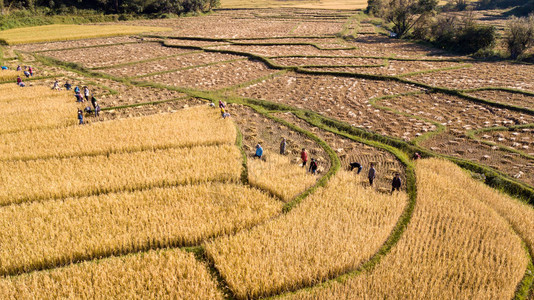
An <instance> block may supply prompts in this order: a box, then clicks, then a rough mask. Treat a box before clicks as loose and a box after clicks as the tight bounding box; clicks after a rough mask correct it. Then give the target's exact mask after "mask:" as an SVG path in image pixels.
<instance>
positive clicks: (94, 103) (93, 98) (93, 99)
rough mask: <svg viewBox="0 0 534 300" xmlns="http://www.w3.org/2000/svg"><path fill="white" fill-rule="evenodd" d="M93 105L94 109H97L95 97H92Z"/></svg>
mask: <svg viewBox="0 0 534 300" xmlns="http://www.w3.org/2000/svg"><path fill="white" fill-rule="evenodd" d="M91 104H92V105H93V108H94V109H96V98H95V96H93V95H91Z"/></svg>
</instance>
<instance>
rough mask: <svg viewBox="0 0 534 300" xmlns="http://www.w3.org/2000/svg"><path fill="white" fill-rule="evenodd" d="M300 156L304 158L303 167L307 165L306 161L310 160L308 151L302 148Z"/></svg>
mask: <svg viewBox="0 0 534 300" xmlns="http://www.w3.org/2000/svg"><path fill="white" fill-rule="evenodd" d="M300 158H301V159H302V167H303V168H304V167H306V163H307V162H308V153H306V149H304V148H302V152H300Z"/></svg>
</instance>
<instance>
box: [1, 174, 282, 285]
mask: <svg viewBox="0 0 534 300" xmlns="http://www.w3.org/2000/svg"><path fill="white" fill-rule="evenodd" d="M281 209H282V203H281V202H280V201H276V200H275V199H273V198H271V197H269V196H267V195H266V194H264V193H262V192H260V191H259V190H256V189H251V188H247V187H245V186H242V185H236V184H222V183H207V184H201V185H188V186H182V187H172V188H156V189H152V190H146V191H137V192H133V193H116V194H107V195H100V196H92V197H83V198H70V199H66V200H54V201H45V202H42V203H39V202H34V203H28V204H22V205H11V206H7V207H2V208H0V245H2V247H1V248H0V274H4V275H5V274H16V273H20V272H27V271H30V270H38V269H42V268H50V267H54V266H56V265H63V264H66V263H68V262H71V261H77V260H83V259H90V258H96V257H101V256H107V255H110V254H116V253H127V252H134V251H139V250H143V249H146V247H147V246H150V245H155V246H157V247H165V246H191V245H196V244H198V243H199V242H201V241H202V240H204V239H206V238H209V237H213V236H217V235H221V234H229V233H231V232H234V231H238V230H242V229H244V228H247V227H250V226H252V225H254V224H257V223H259V222H262V221H265V220H266V219H268V218H271V217H273V216H274V215H275V214H277V213H279V212H280V211H281ZM13 220H16V222H13Z"/></svg>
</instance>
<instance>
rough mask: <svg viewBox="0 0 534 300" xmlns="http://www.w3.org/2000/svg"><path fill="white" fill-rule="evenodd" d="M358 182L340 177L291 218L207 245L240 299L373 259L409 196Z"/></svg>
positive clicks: (344, 175)
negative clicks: (365, 185) (377, 190)
mask: <svg viewBox="0 0 534 300" xmlns="http://www.w3.org/2000/svg"><path fill="white" fill-rule="evenodd" d="M357 177H358V176H354V175H353V174H350V173H347V172H340V173H339V174H338V175H336V177H335V178H334V179H333V180H332V181H331V182H330V183H329V184H328V186H327V187H324V188H321V189H320V190H318V191H317V192H315V193H314V194H312V195H311V196H310V197H309V198H307V199H305V201H303V202H302V203H301V204H300V205H299V206H298V207H296V208H294V209H293V210H292V211H291V212H289V213H288V214H286V215H284V216H282V217H280V218H278V219H276V220H274V221H272V222H269V223H266V224H264V225H260V226H258V227H255V228H254V229H252V230H250V231H244V232H241V233H238V234H236V235H235V236H231V237H221V238H218V239H215V240H214V241H213V242H208V243H207V244H206V245H205V247H206V251H207V253H208V255H209V256H210V257H211V258H212V259H213V260H214V262H215V266H216V267H217V269H218V270H219V271H220V272H221V275H222V276H223V277H224V279H225V280H226V282H227V283H228V285H229V287H230V289H232V291H233V292H234V293H235V295H236V296H237V297H239V298H240V299H244V298H250V297H258V296H261V295H268V294H272V293H280V292H283V291H285V290H290V289H295V288H297V287H300V286H303V285H304V286H306V285H309V284H313V283H316V282H321V281H324V280H325V279H328V278H330V277H332V276H335V275H336V274H341V273H344V272H346V271H349V270H351V269H354V268H356V267H357V266H359V265H360V264H361V263H363V262H365V261H366V260H368V259H369V258H370V257H371V256H372V255H373V254H374V253H375V252H376V251H377V250H378V248H379V247H380V245H381V244H382V243H383V242H384V241H385V240H386V238H387V237H388V235H389V233H390V232H391V230H392V229H393V227H394V225H395V223H396V221H397V219H398V217H399V216H400V214H401V213H402V210H403V208H404V206H405V204H406V198H407V197H406V194H404V193H396V194H394V195H392V196H390V195H387V196H385V195H383V194H380V193H377V192H376V191H374V190H372V189H367V188H364V187H362V186H361V185H359V184H355V183H356V182H358V181H359V180H358V179H357ZM325 199H330V200H325ZM334 199H335V200H334Z"/></svg>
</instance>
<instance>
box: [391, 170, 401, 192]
mask: <svg viewBox="0 0 534 300" xmlns="http://www.w3.org/2000/svg"><path fill="white" fill-rule="evenodd" d="M400 187H401V179H400V174H399V173H395V177H393V180H392V181H391V193H392V194H393V192H394V191H395V190H397V191H400Z"/></svg>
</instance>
